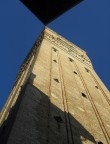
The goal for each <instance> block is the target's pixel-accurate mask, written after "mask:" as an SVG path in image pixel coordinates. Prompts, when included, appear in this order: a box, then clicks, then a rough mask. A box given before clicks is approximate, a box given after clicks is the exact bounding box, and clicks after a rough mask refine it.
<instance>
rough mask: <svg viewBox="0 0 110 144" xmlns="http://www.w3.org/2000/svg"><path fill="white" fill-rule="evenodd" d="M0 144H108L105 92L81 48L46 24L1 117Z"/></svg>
mask: <svg viewBox="0 0 110 144" xmlns="http://www.w3.org/2000/svg"><path fill="white" fill-rule="evenodd" d="M0 125H1V128H0V143H1V144H96V143H98V144H110V93H109V91H108V90H107V88H106V87H105V86H104V84H103V82H102V81H101V80H100V78H99V77H98V75H97V74H96V72H95V71H94V69H93V66H92V63H91V61H90V59H89V58H88V56H87V55H86V52H85V51H83V50H82V49H80V48H79V47H77V46H76V45H74V44H72V43H71V42H69V41H68V40H66V39H65V38H63V37H61V36H60V35H58V34H57V33H55V32H54V31H52V30H50V29H49V28H45V29H44V30H43V31H42V33H41V34H40V36H39V38H38V40H37V41H36V42H35V44H34V46H33V48H32V49H31V51H30V52H29V54H28V56H27V57H26V59H25V60H24V62H23V64H22V66H21V68H20V71H19V74H18V76H17V78H16V82H15V84H14V86H13V89H12V91H11V94H10V96H9V98H8V100H7V102H6V104H5V105H4V107H3V109H2V111H1V115H0Z"/></svg>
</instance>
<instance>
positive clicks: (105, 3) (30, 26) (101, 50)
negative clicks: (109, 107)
mask: <svg viewBox="0 0 110 144" xmlns="http://www.w3.org/2000/svg"><path fill="white" fill-rule="evenodd" d="M48 27H49V28H51V29H52V30H54V31H56V32H57V33H59V34H61V35H62V36H64V37H65V38H67V39H68V40H69V41H71V42H73V43H74V44H76V45H78V46H79V47H80V48H82V49H83V50H85V51H86V52H87V54H88V56H89V57H90V59H91V61H92V63H93V66H94V69H95V70H96V72H97V74H98V75H99V77H100V78H101V79H102V81H103V82H104V84H105V85H106V86H107V88H108V89H109V90H110V0H85V1H84V2H82V3H80V4H79V5H77V6H76V7H74V8H72V9H71V10H69V11H68V12H66V13H65V14H63V15H62V16H60V17H59V18H57V19H56V20H54V21H53V22H52V23H50V24H49V25H48ZM43 28H44V25H43V24H42V23H41V22H40V21H39V20H38V19H37V18H36V17H35V16H34V15H33V14H32V13H31V12H30V11H29V10H28V9H27V8H26V7H25V6H24V5H23V4H22V3H21V2H20V1H19V0H11V1H9V0H1V1H0V109H1V108H2V107H3V105H4V103H5V101H6V99H7V97H8V96H9V93H10V91H11V89H12V86H13V84H14V81H15V78H16V75H17V73H18V71H19V67H20V65H21V64H22V62H23V60H24V58H25V57H26V55H27V53H28V51H29V50H30V48H31V47H32V45H33V43H34V42H35V41H36V39H37V37H38V35H39V34H40V32H41V31H42V29H43Z"/></svg>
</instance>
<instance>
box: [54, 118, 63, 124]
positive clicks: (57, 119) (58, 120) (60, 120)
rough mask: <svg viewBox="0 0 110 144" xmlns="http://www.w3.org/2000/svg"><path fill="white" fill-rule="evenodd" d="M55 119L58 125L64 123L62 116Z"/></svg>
mask: <svg viewBox="0 0 110 144" xmlns="http://www.w3.org/2000/svg"><path fill="white" fill-rule="evenodd" d="M54 119H55V120H56V121H57V122H58V123H63V120H62V118H61V117H60V116H54Z"/></svg>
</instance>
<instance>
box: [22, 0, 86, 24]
mask: <svg viewBox="0 0 110 144" xmlns="http://www.w3.org/2000/svg"><path fill="white" fill-rule="evenodd" d="M20 1H21V2H22V3H24V5H26V6H27V7H28V8H29V9H30V10H31V11H32V13H34V14H35V15H36V16H37V17H38V18H39V19H40V20H41V21H42V22H43V23H44V24H45V25H46V24H48V23H49V22H51V21H52V20H54V19H55V18H57V17H58V16H60V15H61V14H63V13H64V12H66V11H67V10H69V9H70V8H72V7H74V6H75V5H77V4H78V3H80V2H81V1H84V0H20Z"/></svg>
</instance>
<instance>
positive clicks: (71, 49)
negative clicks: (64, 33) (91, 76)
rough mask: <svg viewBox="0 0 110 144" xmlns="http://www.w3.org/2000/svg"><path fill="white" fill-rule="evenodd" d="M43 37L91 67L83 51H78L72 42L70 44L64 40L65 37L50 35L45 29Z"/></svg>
mask: <svg viewBox="0 0 110 144" xmlns="http://www.w3.org/2000/svg"><path fill="white" fill-rule="evenodd" d="M51 33H52V32H51ZM44 38H45V39H47V40H48V41H49V42H51V43H52V44H53V45H55V46H58V47H59V48H60V49H62V50H64V51H65V52H67V53H68V54H70V55H71V56H73V57H74V58H76V59H78V60H79V61H81V62H83V63H84V64H86V65H87V66H89V67H91V68H92V63H91V61H90V59H89V58H88V57H87V55H86V54H85V52H83V51H82V52H79V51H78V50H77V47H76V46H75V45H74V44H70V43H68V42H67V41H66V39H63V38H60V37H59V36H57V35H56V36H55V35H52V34H50V33H49V32H47V31H44Z"/></svg>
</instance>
